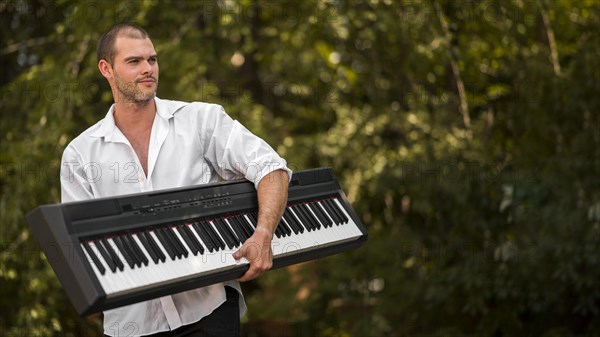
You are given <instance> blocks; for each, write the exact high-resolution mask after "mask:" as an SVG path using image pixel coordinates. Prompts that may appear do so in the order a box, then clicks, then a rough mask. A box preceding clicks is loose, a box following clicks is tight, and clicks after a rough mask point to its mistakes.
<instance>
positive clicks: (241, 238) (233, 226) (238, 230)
mask: <svg viewBox="0 0 600 337" xmlns="http://www.w3.org/2000/svg"><path fill="white" fill-rule="evenodd" d="M223 221H224V222H226V223H228V224H229V226H230V227H231V229H233V231H234V232H235V234H236V235H237V237H238V239H239V241H240V243H244V242H245V241H246V240H247V239H248V238H247V237H246V233H244V230H243V229H242V228H241V227H240V225H239V224H238V223H237V222H236V221H235V220H234V219H233V217H229V218H227V219H223Z"/></svg>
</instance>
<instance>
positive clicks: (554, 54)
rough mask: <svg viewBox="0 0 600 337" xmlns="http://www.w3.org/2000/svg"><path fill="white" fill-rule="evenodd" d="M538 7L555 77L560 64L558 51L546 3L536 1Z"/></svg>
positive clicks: (558, 71)
mask: <svg viewBox="0 0 600 337" xmlns="http://www.w3.org/2000/svg"><path fill="white" fill-rule="evenodd" d="M538 4H539V6H540V14H541V16H542V23H543V24H544V30H545V31H546V37H547V38H548V47H549V48H550V61H551V62H552V68H553V69H554V74H555V75H557V76H558V75H560V73H561V71H560V62H559V59H558V50H557V49H556V40H555V38H554V30H553V29H552V26H551V25H550V18H549V17H548V11H547V10H546V1H544V0H541V1H538Z"/></svg>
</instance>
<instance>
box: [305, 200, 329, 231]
mask: <svg viewBox="0 0 600 337" xmlns="http://www.w3.org/2000/svg"><path fill="white" fill-rule="evenodd" d="M308 207H309V208H310V209H312V211H313V213H315V215H316V216H317V218H319V220H320V221H321V223H322V224H323V226H325V227H331V225H333V222H332V221H331V219H329V218H328V217H327V215H326V214H325V213H323V210H322V209H321V207H320V206H319V205H317V204H315V203H314V202H309V203H308Z"/></svg>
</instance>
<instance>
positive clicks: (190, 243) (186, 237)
mask: <svg viewBox="0 0 600 337" xmlns="http://www.w3.org/2000/svg"><path fill="white" fill-rule="evenodd" d="M184 227H187V226H186V225H180V226H177V227H175V228H176V229H177V232H179V235H180V236H181V237H182V238H183V241H185V243H186V244H187V245H188V248H189V249H190V251H191V252H192V254H194V256H196V255H198V253H199V252H200V250H199V249H198V247H197V246H196V244H195V243H194V242H193V241H192V238H190V236H189V235H188V233H187V232H186V231H185V229H183V228H184ZM192 235H193V234H192Z"/></svg>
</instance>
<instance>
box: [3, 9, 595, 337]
mask: <svg viewBox="0 0 600 337" xmlns="http://www.w3.org/2000/svg"><path fill="white" fill-rule="evenodd" d="M182 13H185V15H184V14H182ZM0 19H1V20H0V22H1V23H2V24H1V26H0V36H1V37H2V40H1V41H2V43H1V44H0V61H1V62H2V67H1V69H2V70H1V73H0V90H1V91H0V92H1V94H2V98H1V100H0V111H1V114H2V118H1V119H0V137H1V142H0V148H1V152H0V190H1V191H2V192H1V196H0V223H1V226H2V228H1V232H0V244H1V246H0V253H1V254H2V255H1V259H0V294H1V296H0V311H1V312H2V315H1V316H0V329H1V331H3V332H4V333H6V334H7V335H43V336H53V335H54V336H81V335H97V334H99V333H100V331H101V324H100V320H99V317H98V316H92V317H87V318H80V317H77V316H76V314H75V312H74V311H73V310H72V308H71V306H70V304H69V303H68V301H67V299H66V297H65V296H64V293H63V292H62V290H61V286H60V285H59V284H58V282H57V280H56V278H55V276H54V274H53V272H52V271H51V269H50V268H49V266H48V264H47V263H46V261H45V258H44V256H42V254H41V253H40V251H39V248H38V247H37V245H36V243H35V240H34V239H33V238H32V237H31V235H30V232H29V229H28V227H27V225H26V223H25V221H24V215H25V214H26V213H27V212H29V211H30V210H32V209H33V208H34V207H35V206H37V205H39V204H42V203H53V202H58V201H59V200H60V196H59V194H60V189H59V181H58V169H59V167H58V166H59V164H60V156H61V154H62V150H63V148H64V146H65V145H66V144H67V143H68V142H69V141H70V140H71V139H72V138H73V137H75V136H76V135H77V134H79V133H80V132H81V131H83V130H84V129H86V128H87V127H88V126H89V125H91V124H92V123H94V122H95V121H97V120H98V119H100V118H102V116H103V115H104V114H105V113H106V110H107V109H108V107H109V105H110V103H111V97H110V95H109V92H108V86H107V85H106V83H105V81H104V79H103V78H101V76H100V75H99V74H98V72H97V68H96V61H95V50H94V47H95V42H96V41H97V39H98V37H99V34H100V32H102V31H105V30H106V29H107V28H108V27H110V26H111V25H112V24H115V23H118V22H122V21H127V20H133V21H136V22H138V23H139V24H141V25H142V26H144V27H146V28H147V30H148V31H149V33H150V35H151V36H152V37H153V41H154V43H155V47H156V49H157V51H158V53H159V57H160V66H161V77H160V82H161V84H160V86H159V87H160V88H159V93H158V94H159V96H160V97H164V98H170V99H180V100H201V101H210V102H216V103H220V104H223V105H224V106H225V108H226V109H227V111H228V112H229V113H230V114H232V115H233V116H234V117H236V118H238V119H239V120H240V121H241V122H243V123H244V124H245V125H246V126H248V128H249V129H251V130H252V131H254V132H255V133H257V134H259V135H260V136H262V137H264V138H265V139H266V140H267V141H268V142H269V143H270V144H272V145H273V146H274V147H275V148H276V149H277V151H278V152H279V153H280V154H282V155H283V156H284V157H286V159H288V161H289V163H290V166H291V167H292V168H293V169H302V168H308V167H315V166H331V167H333V168H334V170H335V172H336V173H337V175H338V178H339V179H340V181H341V183H342V186H343V188H344V190H345V191H346V193H347V195H348V197H349V199H350V200H351V201H352V202H353V204H354V206H355V208H356V210H357V211H358V213H359V214H360V215H361V217H362V219H363V221H364V223H365V224H366V225H367V227H368V229H369V234H370V238H369V241H368V243H367V244H366V245H365V246H364V247H363V248H361V249H359V250H357V251H355V252H352V253H348V254H343V255H340V256H336V257H331V258H327V259H323V260H319V261H315V262H311V263H305V264H302V265H298V266H293V267H290V268H288V269H285V270H278V271H273V272H270V273H268V274H267V275H265V276H263V277H261V278H260V279H259V280H257V281H254V282H251V283H248V284H244V287H245V289H246V294H247V295H246V299H247V301H248V303H249V306H250V312H249V315H248V317H247V318H246V325H245V326H246V333H247V334H248V335H252V334H254V335H260V334H263V335H289V334H292V335H308V336H312V335H319V336H321V335H323V336H341V335H361V336H381V335H392V336H400V335H402V336H405V335H406V336H410V335H420V336H423V335H431V336H437V335H440V336H442V335H443V336H448V335H469V334H477V335H493V336H523V335H532V336H562V335H573V334H580V335H594V334H596V335H597V333H598V331H599V330H600V318H599V315H600V313H599V309H600V290H599V289H598V286H597V284H598V280H600V250H599V249H598V247H600V192H599V191H600V175H599V174H598V172H600V150H599V149H600V118H599V116H598V113H597V111H599V110H600V98H599V97H598V95H597V93H598V89H599V83H600V70H599V69H600V41H599V39H600V37H599V36H598V34H597V33H596V32H598V31H599V30H600V4H599V3H598V2H597V1H595V0H582V1H578V2H576V3H575V2H572V1H568V0H552V1H544V0H528V1H521V0H507V1H494V0H482V1H450V0H448V1H441V0H440V1H410V0H405V1H391V0H369V1H358V0H356V1H308V0H305V1H269V0H261V1H250V0H247V1H246V0H244V1H241V0H240V1H233V0H221V1H176V0H172V1H162V2H153V1H124V2H112V1H108V2H92V1H83V2H72V1H58V2H49V1H43V0H36V1H33V0H32V1H24V0H18V1H12V0H8V1H7V0H3V1H0ZM155 23H160V24H155Z"/></svg>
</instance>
